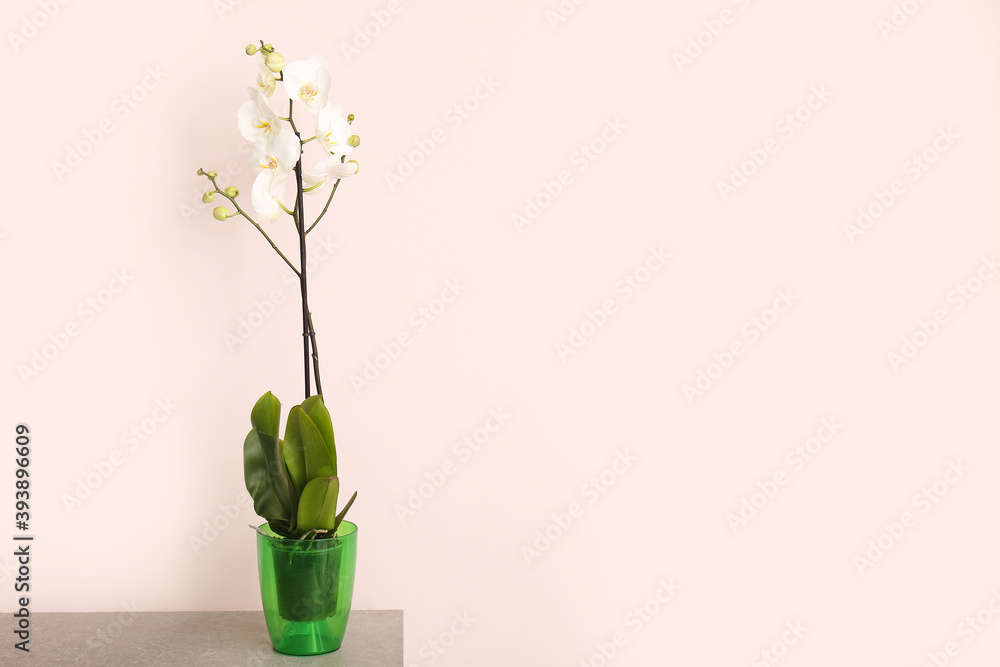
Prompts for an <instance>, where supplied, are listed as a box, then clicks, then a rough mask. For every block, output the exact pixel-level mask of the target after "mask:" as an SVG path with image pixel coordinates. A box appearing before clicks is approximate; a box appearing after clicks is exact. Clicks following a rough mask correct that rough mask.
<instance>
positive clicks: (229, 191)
mask: <svg viewBox="0 0 1000 667" xmlns="http://www.w3.org/2000/svg"><path fill="white" fill-rule="evenodd" d="M226 196H227V197H239V196H240V189H239V188H235V187H233V186H231V185H230V186H229V187H228V188H226Z"/></svg>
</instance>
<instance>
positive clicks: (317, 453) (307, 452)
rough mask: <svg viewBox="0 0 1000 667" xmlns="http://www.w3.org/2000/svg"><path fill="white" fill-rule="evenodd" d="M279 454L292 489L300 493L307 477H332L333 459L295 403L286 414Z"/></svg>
mask: <svg viewBox="0 0 1000 667" xmlns="http://www.w3.org/2000/svg"><path fill="white" fill-rule="evenodd" d="M283 453H284V459H285V463H286V464H287V465H288V472H289V473H290V474H291V476H292V481H293V482H294V484H295V490H296V491H297V492H298V493H299V494H300V495H301V494H302V491H303V490H304V489H305V487H306V484H308V483H309V482H310V481H311V480H313V479H315V478H317V477H333V472H334V467H333V461H332V460H331V459H330V452H329V450H328V449H327V448H326V442H325V441H324V440H323V435H322V434H321V433H320V431H319V427H317V426H316V422H314V421H313V420H312V419H310V418H309V415H307V414H306V413H305V412H304V411H303V410H302V408H301V406H298V405H296V406H295V407H294V408H292V409H291V411H290V412H289V413H288V424H287V425H286V426H285V447H284V452H283Z"/></svg>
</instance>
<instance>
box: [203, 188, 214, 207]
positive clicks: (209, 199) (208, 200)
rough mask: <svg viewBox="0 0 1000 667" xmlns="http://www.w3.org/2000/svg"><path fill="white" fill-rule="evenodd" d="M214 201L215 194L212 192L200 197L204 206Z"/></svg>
mask: <svg viewBox="0 0 1000 667" xmlns="http://www.w3.org/2000/svg"><path fill="white" fill-rule="evenodd" d="M214 199H215V193H214V192H212V191H211V190H210V191H208V192H206V193H205V194H203V195H202V196H201V200H202V201H203V202H205V203H206V204H211V203H212V201H213V200H214Z"/></svg>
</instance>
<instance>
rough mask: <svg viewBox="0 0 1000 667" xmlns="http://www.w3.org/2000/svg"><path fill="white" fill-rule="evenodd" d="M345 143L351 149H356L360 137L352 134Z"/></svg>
mask: <svg viewBox="0 0 1000 667" xmlns="http://www.w3.org/2000/svg"><path fill="white" fill-rule="evenodd" d="M347 143H348V144H350V145H351V147H352V148H357V147H358V146H360V145H361V137H359V136H358V135H356V134H352V135H351V136H349V137H348V138H347Z"/></svg>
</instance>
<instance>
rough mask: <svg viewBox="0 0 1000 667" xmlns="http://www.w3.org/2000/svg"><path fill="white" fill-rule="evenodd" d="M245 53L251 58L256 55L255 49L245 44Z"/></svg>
mask: <svg viewBox="0 0 1000 667" xmlns="http://www.w3.org/2000/svg"><path fill="white" fill-rule="evenodd" d="M246 51H247V55H248V56H252V55H253V54H255V53H257V47H256V46H254V45H253V44H247V48H246Z"/></svg>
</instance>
